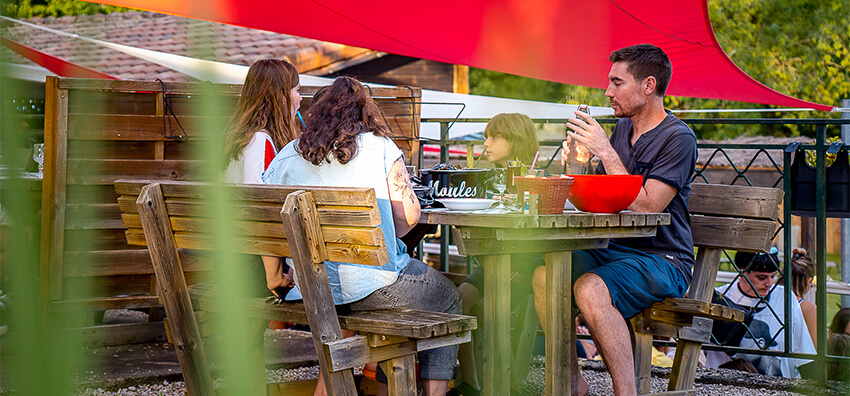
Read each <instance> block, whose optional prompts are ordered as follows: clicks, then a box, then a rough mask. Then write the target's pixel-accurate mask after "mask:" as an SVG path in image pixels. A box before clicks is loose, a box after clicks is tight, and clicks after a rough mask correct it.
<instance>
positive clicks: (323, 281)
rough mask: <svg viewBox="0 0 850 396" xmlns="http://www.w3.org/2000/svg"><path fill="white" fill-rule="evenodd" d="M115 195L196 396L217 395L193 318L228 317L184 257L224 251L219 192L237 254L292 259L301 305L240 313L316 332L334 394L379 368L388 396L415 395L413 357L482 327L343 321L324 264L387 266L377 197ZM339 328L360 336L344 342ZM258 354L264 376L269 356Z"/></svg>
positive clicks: (172, 186) (414, 313)
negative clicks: (219, 243)
mask: <svg viewBox="0 0 850 396" xmlns="http://www.w3.org/2000/svg"><path fill="white" fill-rule="evenodd" d="M115 190H116V192H117V193H118V194H119V195H120V197H119V200H118V201H119V206H120V208H121V211H122V220H123V223H124V225H125V226H126V227H127V228H128V230H127V231H126V237H127V241H128V243H129V244H132V245H144V246H148V248H149V250H150V252H151V259H152V261H153V265H154V270H155V273H156V278H157V282H158V293H157V294H158V296H159V298H160V299H161V300H162V303H163V305H164V306H165V310H166V314H167V315H168V318H167V319H168V320H167V327H168V330H169V340H170V341H171V342H172V343H173V344H175V346H176V349H177V353H178V358H179V361H180V367H181V369H182V371H183V376H184V379H185V381H186V385H187V389H188V390H189V393H190V394H191V395H213V389H212V381H211V375H210V372H209V368H208V363H207V360H206V353H205V351H204V344H203V342H202V339H201V337H200V333H199V329H198V324H197V321H196V318H195V315H194V314H193V312H194V309H195V308H198V309H200V310H206V311H213V312H214V311H220V310H221V308H220V307H219V304H217V303H216V301H217V300H216V299H215V296H214V295H212V292H209V291H203V290H197V289H193V290H189V288H188V287H187V286H186V279H185V277H184V273H183V268H182V266H181V262H180V249H199V250H211V251H215V250H218V249H217V247H216V246H215V238H213V237H212V235H211V234H210V233H209V232H204V230H209V229H210V228H211V225H212V224H213V223H214V219H211V218H210V216H209V215H206V214H207V213H210V211H209V209H210V207H211V206H210V205H211V202H210V197H212V196H213V195H212V193H213V192H214V191H218V192H222V193H224V194H225V195H226V196H227V197H229V198H230V199H232V200H233V201H232V203H231V204H230V205H231V206H228V209H229V210H228V212H230V213H235V214H236V215H235V217H236V219H234V223H233V225H234V226H233V227H232V230H233V235H232V237H231V238H233V240H234V241H235V245H236V246H237V250H238V252H239V253H246V254H253V255H271V256H280V257H292V258H293V261H294V264H295V265H294V267H295V272H296V275H297V277H298V280H299V286H300V290H301V292H302V295H303V296H304V300H303V303H301V302H297V303H283V304H280V305H272V304H268V303H267V302H266V301H265V300H264V299H262V298H257V299H245V300H244V301H240V303H241V304H242V308H241V309H243V310H244V312H248V313H249V315H251V316H252V317H256V318H258V319H266V320H279V321H284V322H294V323H302V324H309V325H310V329H311V332H312V336H313V342H314V345H315V347H316V353H317V355H318V357H319V365H320V368H321V370H322V373H323V375H324V376H325V381H326V385H327V387H328V393H329V394H331V395H352V396H353V395H356V394H357V392H356V389H355V385H354V378H353V374H352V368H353V367H355V366H359V365H363V364H365V363H369V362H374V361H378V362H380V365H381V367H382V368H383V370H384V372H385V373H386V374H387V377H388V379H389V386H390V394H394V395H402V394H404V395H415V394H416V383H415V372H414V369H415V365H414V354H415V353H416V352H419V351H423V350H428V349H433V348H438V347H443V346H448V345H455V344H460V343H464V342H467V341H469V340H470V330H473V329H475V328H476V321H475V318H474V317H470V316H464V315H452V314H442V313H434V312H426V311H420V310H412V309H387V310H380V311H361V312H354V313H348V314H339V315H338V314H337V311H336V309H335V307H334V305H333V300H332V297H331V292H330V287H329V285H328V282H327V276H326V274H325V270H324V266H323V263H324V262H325V261H326V260H331V261H340V262H350V263H358V264H369V265H382V264H385V263H387V262H388V260H389V258H388V255H387V251H386V247H385V245H384V236H383V234H382V231H381V228H380V223H381V220H380V215H379V212H378V206H377V200H376V198H375V192H374V190H372V189H366V188H333V187H292V186H289V187H287V186H261V185H229V186H220V185H219V186H216V185H210V184H204V183H192V182H176V181H169V182H165V181H163V182H153V183H151V182H147V181H117V182H115ZM219 302H220V301H219ZM341 329H348V330H354V331H357V332H359V335H358V336H355V337H351V338H345V339H343V338H342V336H341ZM257 349H259V352H258V353H256V354H255V355H257V356H255V357H254V358H253V359H254V361H255V362H256V364H258V369H259V368H261V367H263V366H262V362H263V360H262V348H257ZM257 359H259V360H257ZM258 371H262V370H258ZM264 374H265V373H264V372H263V373H262V375H263V376H264ZM258 375H259V374H258ZM262 379H263V382H262V384H265V381H264V380H265V378H264V377H262ZM260 391H261V390H256V392H260ZM247 393H248V392H246V394H247Z"/></svg>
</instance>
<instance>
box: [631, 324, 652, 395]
mask: <svg viewBox="0 0 850 396" xmlns="http://www.w3.org/2000/svg"><path fill="white" fill-rule="evenodd" d="M636 318H637V317H635V318H632V320H631V321H630V326H629V330H630V332H631V333H632V334H631V335H632V350H633V351H634V358H635V385H636V388H637V392H638V394H639V395H643V394H647V393H649V383H650V379H651V378H652V335H650V334H644V333H639V332H637V331H635V329H636V328H637V327H636V326H637V323H636Z"/></svg>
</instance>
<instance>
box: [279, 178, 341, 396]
mask: <svg viewBox="0 0 850 396" xmlns="http://www.w3.org/2000/svg"><path fill="white" fill-rule="evenodd" d="M280 217H281V219H282V220H283V225H284V227H286V236H287V240H288V241H289V248H290V250H291V251H292V261H293V262H294V264H295V273H296V274H297V276H298V287H299V289H300V290H301V295H302V296H303V297H304V308H305V310H306V312H307V321H308V322H309V323H310V332H311V333H312V335H313V345H314V346H315V347H316V354H317V355H318V357H319V368H320V369H321V372H322V376H324V379H325V387H326V388H327V391H328V395H330V396H338V395H346V396H356V395H357V389H356V388H355V386H354V374H353V372H352V371H351V370H350V369H348V370H342V371H333V368H332V367H328V363H329V360H330V359H329V357H328V354H327V350H326V348H325V343H327V342H331V341H336V340H340V339H342V330H341V329H340V327H339V318H338V317H337V315H336V309H335V308H334V304H333V300H331V289H330V286H329V285H328V281H327V274H326V273H325V266H324V260H327V252H326V251H325V250H324V245H323V244H322V241H323V238H322V234H321V232H322V231H321V228H319V220H318V213H317V212H316V203H315V201H314V199H313V193H311V192H307V191H302V190H299V191H296V192H293V193H291V194H289V195H288V196H287V197H286V201H285V202H284V204H283V209H282V210H281V212H280ZM319 246H321V248H320V247H319ZM322 252H324V256H319V254H321V253H322ZM311 253H313V254H311Z"/></svg>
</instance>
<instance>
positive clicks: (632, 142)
mask: <svg viewBox="0 0 850 396" xmlns="http://www.w3.org/2000/svg"><path fill="white" fill-rule="evenodd" d="M609 60H610V61H611V62H613V65H612V66H611V71H610V72H609V73H608V80H609V84H608V89H607V90H606V91H605V96H607V97H608V98H609V100H610V102H611V107H612V108H613V109H614V115H615V116H617V117H620V118H621V119H620V120H619V121H618V122H617V124H616V126H614V131H613V133H612V134H611V137H610V139H609V137H608V135H607V134H606V133H605V130H604V129H603V128H602V127H601V126H600V125H599V123H598V122H596V120H594V119H593V118H592V117H590V115H588V114H585V113H582V112H579V111H576V112H575V114H576V115H577V116H578V117H579V118H571V119H570V120H569V123H568V124H567V126H568V127H569V128H570V129H571V131H569V132H568V135H569V139H575V140H576V141H577V142H578V143H579V144H582V145H584V147H585V148H587V149H588V150H589V151H590V152H591V153H593V154H594V155H596V156H597V157H598V158H599V159H600V160H601V163H600V164H599V167H598V168H597V170H596V172H597V173H605V174H620V175H624V174H632V175H642V176H643V177H644V180H643V187H642V188H641V190H640V193H639V194H638V197H637V199H635V201H634V203H632V205H631V206H629V209H630V210H632V211H635V212H652V213H669V214H670V217H671V224H670V225H669V226H662V227H659V228H658V231H657V233H656V236H654V237H649V238H635V239H629V238H624V239H613V240H611V243H610V244H609V247H608V248H607V249H597V250H583V251H576V252H573V254H572V259H573V281H574V285H573V294H574V295H575V304H576V306H577V307H578V309H579V310H580V311H581V313H582V315H583V316H584V318H585V320H586V321H587V324H588V327H589V330H590V333H591V335H592V336H593V339H594V341H595V342H596V345H597V347H598V349H599V352H600V354H601V355H602V356H603V359H604V360H605V364H606V365H607V366H608V370H609V372H610V373H611V378H612V380H613V383H614V392H615V393H616V394H618V395H626V394H629V395H634V394H636V389H635V377H634V375H635V371H634V357H633V354H632V346H631V341H630V337H629V331H628V326H627V324H626V319H627V318H631V317H632V316H635V315H636V314H637V313H639V312H640V311H641V310H642V309H643V308H646V307H648V306H650V305H652V304H653V303H655V302H658V301H661V300H663V299H664V298H666V297H682V296H683V295H684V293H685V291H686V290H687V288H688V284H689V283H690V280H691V278H692V274H691V268H692V267H693V264H694V256H693V238H692V237H691V227H690V218H689V217H688V197H689V196H690V191H691V187H690V180H691V176H692V175H693V172H694V167H695V165H696V159H697V143H696V136H695V135H694V132H693V131H692V130H691V129H690V128H689V127H688V126H687V125H686V124H685V123H683V122H682V121H680V120H678V119H677V118H676V117H674V116H673V115H672V114H671V113H670V112H669V111H667V110H665V109H664V93H665V92H666V90H667V85H668V84H669V82H670V77H671V75H672V66H671V64H670V60H669V58H668V57H667V55H666V54H665V53H664V51H662V50H661V49H660V48H658V47H656V46H654V45H650V44H640V45H634V46H631V47H626V48H622V49H619V50H617V51H614V52H613V53H611V56H610V57H609ZM567 143H568V142H564V145H563V146H564V148H563V151H562V158H566V155H567V153H568V152H569V148H568V144H567ZM533 281H534V290H535V306H536V308H537V313H538V317H540V318H541V323H544V320H545V318H543V316H545V306H544V303H545V290H546V283H545V282H546V277H545V269H544V268H538V270H537V271H536V272H535V274H534V279H533ZM573 369H574V370H575V371H574V372H578V364H577V362H573ZM575 380H577V383H575V384H574V386H575V388H574V389H576V390H577V391H578V394H581V395H583V394H585V393H587V392H588V385H587V383H586V382H585V381H584V379H583V378H582V377H581V376H580V375H577V376H576V377H574V381H575Z"/></svg>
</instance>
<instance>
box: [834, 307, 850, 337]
mask: <svg viewBox="0 0 850 396" xmlns="http://www.w3.org/2000/svg"><path fill="white" fill-rule="evenodd" d="M829 334H830V335H832V334H847V335H850V308H841V309H839V310H838V312H836V313H835V316H833V317H832V323H830V324H829Z"/></svg>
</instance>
